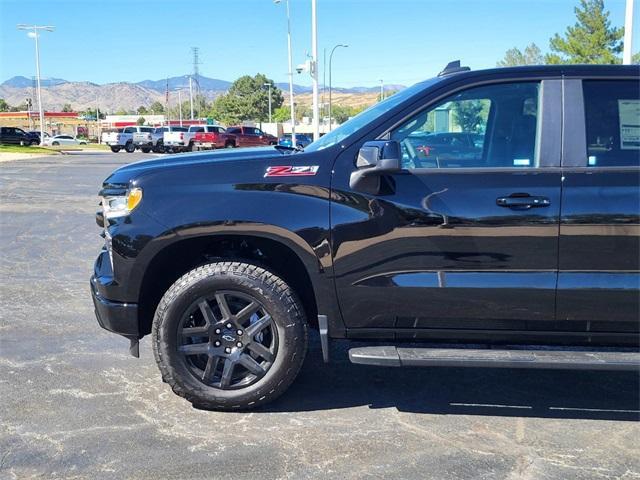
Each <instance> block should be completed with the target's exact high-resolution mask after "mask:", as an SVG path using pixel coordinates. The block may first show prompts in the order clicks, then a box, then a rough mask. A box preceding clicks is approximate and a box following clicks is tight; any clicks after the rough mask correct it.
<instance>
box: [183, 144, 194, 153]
mask: <svg viewBox="0 0 640 480" xmlns="http://www.w3.org/2000/svg"><path fill="white" fill-rule="evenodd" d="M184 151H185V152H193V142H189V145H187V147H186V148H185V149H184Z"/></svg>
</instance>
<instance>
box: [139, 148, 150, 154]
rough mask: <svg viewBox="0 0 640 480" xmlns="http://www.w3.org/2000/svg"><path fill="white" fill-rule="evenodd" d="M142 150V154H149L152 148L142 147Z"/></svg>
mask: <svg viewBox="0 0 640 480" xmlns="http://www.w3.org/2000/svg"><path fill="white" fill-rule="evenodd" d="M140 150H142V153H149V152H150V151H151V147H142V148H141V149H140Z"/></svg>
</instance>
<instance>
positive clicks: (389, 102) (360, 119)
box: [304, 79, 437, 152]
mask: <svg viewBox="0 0 640 480" xmlns="http://www.w3.org/2000/svg"><path fill="white" fill-rule="evenodd" d="M436 81H437V79H434V80H427V81H426V82H421V83H416V84H415V85H413V86H412V87H409V88H405V89H404V90H402V91H400V92H398V93H396V94H395V95H392V96H390V97H389V98H387V99H386V100H383V101H382V102H379V103H376V104H374V105H372V106H371V107H369V108H367V109H366V110H365V111H363V112H361V113H359V114H358V115H356V116H355V117H353V118H351V119H350V120H348V121H346V122H345V123H343V124H342V125H340V126H339V127H338V128H336V129H335V130H333V131H331V132H329V133H327V134H326V135H324V136H322V137H320V138H319V139H318V140H316V141H315V142H313V143H311V144H309V145H308V146H307V147H306V148H305V149H304V150H305V152H312V151H315V150H322V149H324V148H328V147H330V146H332V145H335V144H336V143H340V142H341V141H342V140H344V139H345V138H347V137H348V136H349V135H351V134H352V133H354V132H356V131H357V130H359V129H361V128H362V127H364V126H365V125H367V124H368V123H370V122H372V121H373V120H375V119H376V118H377V117H379V116H380V115H382V114H384V113H386V112H388V111H389V110H391V109H392V108H394V107H396V106H397V105H400V104H401V103H402V102H404V101H405V100H407V99H408V98H410V97H412V96H413V95H415V94H416V93H417V92H419V91H421V90H423V89H424V88H425V87H427V86H428V85H430V84H431V83H434V82H436Z"/></svg>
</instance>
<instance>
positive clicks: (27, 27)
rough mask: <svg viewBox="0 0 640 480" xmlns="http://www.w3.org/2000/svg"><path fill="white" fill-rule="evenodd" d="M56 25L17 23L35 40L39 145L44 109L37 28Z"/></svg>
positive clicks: (49, 30)
mask: <svg viewBox="0 0 640 480" xmlns="http://www.w3.org/2000/svg"><path fill="white" fill-rule="evenodd" d="M55 28H56V27H54V26H52V25H25V24H23V23H20V24H18V30H29V33H28V34H27V35H28V36H29V37H30V38H33V39H34V40H35V42H36V81H37V83H38V115H39V118H40V145H42V144H43V142H44V109H43V108H42V89H41V86H40V49H39V46H38V37H39V36H40V34H39V33H38V32H39V30H46V31H47V32H53V30H54V29H55Z"/></svg>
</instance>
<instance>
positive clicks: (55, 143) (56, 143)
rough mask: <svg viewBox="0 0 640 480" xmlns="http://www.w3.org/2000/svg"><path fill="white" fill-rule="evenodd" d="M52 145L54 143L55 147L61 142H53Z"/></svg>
mask: <svg viewBox="0 0 640 480" xmlns="http://www.w3.org/2000/svg"><path fill="white" fill-rule="evenodd" d="M51 145H53V146H54V147H57V146H58V145H60V142H53V143H51Z"/></svg>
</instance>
